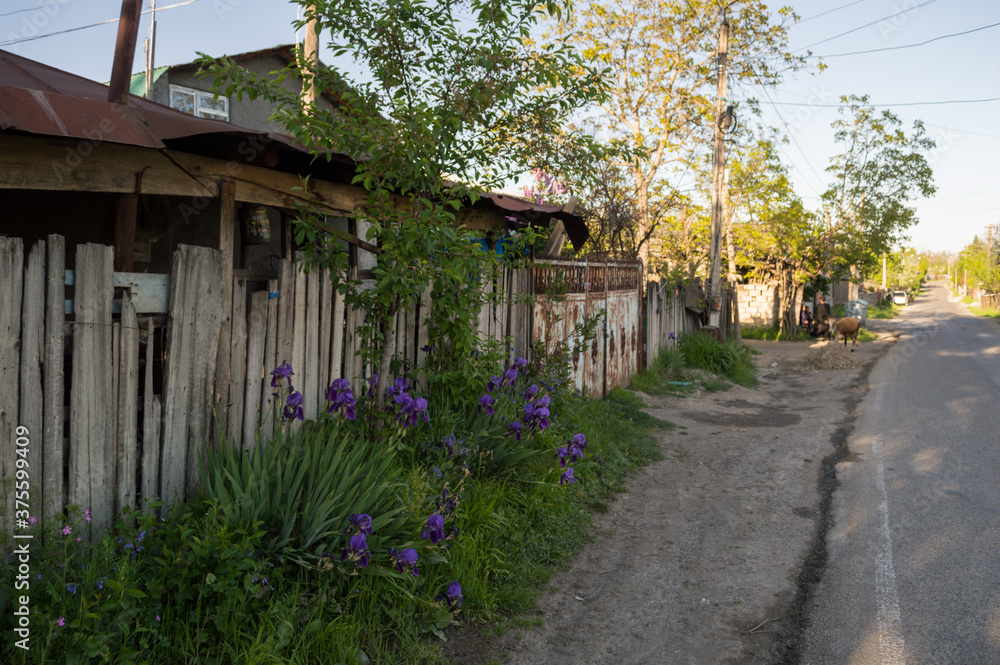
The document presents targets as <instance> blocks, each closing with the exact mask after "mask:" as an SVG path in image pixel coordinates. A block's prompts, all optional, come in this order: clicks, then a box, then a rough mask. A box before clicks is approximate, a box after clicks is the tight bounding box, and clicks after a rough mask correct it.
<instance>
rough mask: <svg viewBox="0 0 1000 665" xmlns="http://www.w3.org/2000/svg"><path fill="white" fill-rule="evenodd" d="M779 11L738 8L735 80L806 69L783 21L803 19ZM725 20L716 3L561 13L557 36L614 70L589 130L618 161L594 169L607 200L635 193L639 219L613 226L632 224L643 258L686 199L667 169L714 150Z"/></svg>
mask: <svg viewBox="0 0 1000 665" xmlns="http://www.w3.org/2000/svg"><path fill="white" fill-rule="evenodd" d="M778 14H779V17H780V19H779V21H780V22H779V23H773V22H772V16H771V14H770V13H769V12H768V9H767V6H766V5H765V4H764V3H763V2H762V1H761V0H747V1H746V2H742V3H740V4H739V5H738V6H736V7H735V8H733V9H732V13H731V14H730V15H729V21H730V25H731V29H730V39H729V49H728V53H729V75H730V77H732V78H733V79H736V80H739V81H741V82H744V83H752V84H763V85H772V84H775V83H777V82H778V81H779V80H780V79H781V76H782V74H783V73H784V72H785V71H787V70H788V69H795V68H798V67H801V66H802V65H803V64H804V63H805V56H793V55H792V54H791V53H789V52H788V51H787V35H786V22H787V21H792V20H794V19H795V18H797V17H796V16H795V14H793V13H792V11H791V10H790V9H789V8H787V7H786V8H782V9H780V10H779V12H778ZM721 18H722V16H721V9H720V6H719V4H718V3H716V2H714V1H710V0H633V2H630V3H627V4H621V3H615V2H603V1H601V0H591V1H589V2H587V3H585V4H583V5H582V6H579V7H578V9H577V11H576V12H574V13H573V14H572V15H565V16H563V17H562V21H561V22H559V23H558V25H557V26H556V27H555V29H554V30H553V32H552V35H551V36H554V37H556V38H558V39H566V40H569V41H570V42H572V43H573V44H576V45H577V46H578V47H579V48H580V49H581V50H582V51H583V53H584V54H585V55H586V56H587V57H589V58H592V59H594V60H596V61H598V62H600V63H601V64H602V65H604V66H607V67H608V68H609V69H610V74H609V81H610V88H611V92H610V96H609V97H608V98H607V100H606V101H605V102H604V103H603V104H601V105H600V112H599V113H594V114H591V115H589V116H587V117H586V118H585V119H584V120H583V124H584V126H586V127H587V128H588V130H589V131H590V132H591V133H592V134H594V136H596V137H598V139H599V140H600V141H601V142H602V143H603V144H604V145H605V146H606V147H607V148H608V152H607V153H606V154H607V157H606V159H607V160H610V161H612V162H613V164H612V165H610V166H606V165H601V166H599V167H598V174H599V176H598V177H597V178H596V182H597V183H601V184H607V185H611V186H613V189H614V191H613V194H614V196H612V197H610V199H609V197H607V196H604V197H603V198H604V199H605V200H614V201H617V200H619V199H620V198H621V197H623V196H629V197H630V198H632V200H633V202H634V203H633V205H634V206H635V209H636V213H635V217H634V219H633V220H623V219H622V218H621V216H620V215H609V216H608V220H609V222H610V223H611V224H616V223H617V224H624V223H626V222H627V223H628V224H631V225H633V226H634V230H633V231H631V236H632V238H634V241H633V243H632V247H634V249H635V251H636V255H641V256H643V257H644V258H647V257H648V254H649V243H650V240H651V239H652V237H653V235H654V233H655V232H656V230H657V226H659V225H660V224H661V223H663V222H665V221H667V220H668V219H669V215H668V214H665V213H666V212H668V211H669V208H670V204H671V203H682V202H683V197H681V196H679V195H678V193H677V192H676V191H674V188H671V187H670V185H669V184H667V183H666V181H667V180H669V176H670V175H671V174H670V173H668V172H670V171H672V172H673V175H675V176H676V175H677V174H679V173H680V172H682V171H685V170H687V168H688V167H689V166H690V165H691V164H692V160H695V159H697V155H698V153H703V152H704V151H705V150H706V147H707V146H709V145H710V144H711V142H710V141H708V140H707V139H708V138H709V137H710V135H711V132H712V130H713V128H714V121H713V117H714V115H715V110H714V105H715V93H716V67H715V50H716V46H717V43H718V35H719V27H720V24H721ZM581 72H582V70H581ZM582 73H583V72H582ZM571 180H572V179H571ZM594 181H595V178H594V177H593V176H591V177H589V178H588V177H587V174H586V173H584V174H583V175H582V176H580V175H579V174H578V176H577V178H576V179H575V180H573V184H574V189H575V190H576V191H582V190H586V192H588V193H589V192H592V191H595V188H594V187H593V186H592V185H593V182H594ZM596 191H597V193H599V194H600V193H602V192H601V191H600V190H599V189H597V190H596ZM581 198H586V196H581ZM605 207H607V206H605ZM685 218H686V217H685ZM622 244H623V245H624V243H622ZM633 256H635V255H633Z"/></svg>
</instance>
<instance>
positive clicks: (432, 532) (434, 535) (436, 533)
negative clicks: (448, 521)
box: [420, 513, 444, 545]
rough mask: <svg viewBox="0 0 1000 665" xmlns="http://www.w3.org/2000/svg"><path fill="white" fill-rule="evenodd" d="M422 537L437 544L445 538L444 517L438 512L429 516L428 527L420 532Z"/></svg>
mask: <svg viewBox="0 0 1000 665" xmlns="http://www.w3.org/2000/svg"><path fill="white" fill-rule="evenodd" d="M420 537H421V538H422V539H424V540H430V541H431V542H432V543H434V544H435V545H437V544H438V543H439V542H441V541H442V540H444V517H443V516H441V515H438V514H437V513H434V514H433V515H431V516H430V517H428V518H427V527H426V528H425V529H424V530H423V531H421V532H420Z"/></svg>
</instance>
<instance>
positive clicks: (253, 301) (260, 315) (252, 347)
mask: <svg viewBox="0 0 1000 665" xmlns="http://www.w3.org/2000/svg"><path fill="white" fill-rule="evenodd" d="M247 321H248V323H247V378H246V395H245V397H244V402H243V450H253V449H254V448H256V446H257V425H258V422H259V415H260V382H261V379H262V377H263V372H264V340H265V338H266V336H267V293H265V292H263V291H257V292H256V293H253V294H251V296H250V316H249V318H248V319H247Z"/></svg>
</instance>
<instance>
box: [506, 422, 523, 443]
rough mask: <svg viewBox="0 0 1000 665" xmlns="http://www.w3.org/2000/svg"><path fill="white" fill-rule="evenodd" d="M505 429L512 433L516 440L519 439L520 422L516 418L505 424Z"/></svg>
mask: <svg viewBox="0 0 1000 665" xmlns="http://www.w3.org/2000/svg"><path fill="white" fill-rule="evenodd" d="M507 429H508V430H510V431H511V432H513V433H514V438H515V439H517V440H518V441H520V440H521V423H519V422H517V421H516V420H515V421H513V422H511V424H509V425H507Z"/></svg>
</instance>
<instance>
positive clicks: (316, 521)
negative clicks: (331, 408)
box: [201, 418, 404, 566]
mask: <svg viewBox="0 0 1000 665" xmlns="http://www.w3.org/2000/svg"><path fill="white" fill-rule="evenodd" d="M343 422H344V421H343V420H341V419H339V418H323V419H322V420H320V421H317V422H309V423H305V424H303V425H302V426H301V427H298V428H297V429H292V430H291V431H284V432H282V433H281V434H280V436H279V437H278V438H277V439H275V440H273V441H271V442H270V443H267V444H266V445H264V444H259V445H258V447H257V449H256V450H254V451H244V450H241V449H239V448H234V447H230V446H222V447H218V448H209V449H208V450H207V452H206V454H205V457H204V460H203V463H202V467H201V491H202V493H203V495H204V496H205V498H206V499H207V500H208V501H211V502H213V503H214V504H215V505H216V506H217V510H218V511H219V514H220V515H221V516H222V518H223V519H225V520H226V521H228V522H229V523H230V524H233V525H235V526H238V527H247V526H249V525H254V524H260V525H261V527H262V529H263V534H262V545H263V548H264V549H265V551H266V552H268V553H269V554H271V555H273V556H276V557H278V559H279V560H283V559H285V558H289V559H292V560H295V561H297V562H299V563H302V564H303V565H313V566H314V565H316V563H317V561H318V560H319V558H320V556H321V555H322V554H323V553H324V552H339V551H340V549H341V546H342V545H343V542H344V540H345V536H344V534H343V529H344V528H345V526H347V523H348V517H349V516H350V515H352V514H355V513H365V514H368V515H371V516H372V518H373V524H374V527H375V530H376V531H377V532H378V534H379V540H380V542H381V541H385V542H386V543H391V542H394V539H397V538H398V536H399V535H400V533H401V531H402V529H403V526H404V525H403V524H401V521H400V520H399V519H398V517H397V514H398V513H399V509H398V508H394V505H395V500H394V495H395V492H396V491H397V488H398V485H399V482H400V478H399V469H398V467H397V466H396V465H395V464H394V461H393V454H394V451H393V450H391V449H386V448H382V449H377V450H373V449H372V448H371V447H370V446H369V445H368V444H366V443H365V442H364V441H360V440H358V439H357V438H355V436H353V433H352V432H350V431H349V430H348V429H347V428H345V427H343ZM373 544H374V545H376V546H377V545H378V543H373Z"/></svg>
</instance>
